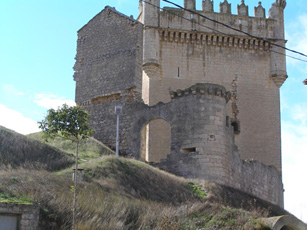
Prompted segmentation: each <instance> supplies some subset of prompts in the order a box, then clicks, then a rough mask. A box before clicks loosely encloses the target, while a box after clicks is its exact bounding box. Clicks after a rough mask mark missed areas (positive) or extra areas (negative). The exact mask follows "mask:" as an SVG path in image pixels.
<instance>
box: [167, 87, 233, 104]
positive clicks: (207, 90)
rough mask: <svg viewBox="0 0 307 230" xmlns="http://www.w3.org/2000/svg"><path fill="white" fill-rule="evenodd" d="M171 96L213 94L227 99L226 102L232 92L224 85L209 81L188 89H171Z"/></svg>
mask: <svg viewBox="0 0 307 230" xmlns="http://www.w3.org/2000/svg"><path fill="white" fill-rule="evenodd" d="M169 93H170V96H171V98H172V99H176V98H180V97H185V96H189V95H211V96H219V97H222V98H225V99H226V102H228V101H229V100H230V97H231V93H230V92H228V91H226V89H225V88H224V87H223V86H220V85H216V84H209V83H198V84H196V85H193V86H191V87H189V88H187V89H184V90H181V89H178V90H176V91H170V92H169Z"/></svg>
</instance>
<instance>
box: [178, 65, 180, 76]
mask: <svg viewBox="0 0 307 230" xmlns="http://www.w3.org/2000/svg"><path fill="white" fill-rule="evenodd" d="M178 77H180V68H179V67H178Z"/></svg>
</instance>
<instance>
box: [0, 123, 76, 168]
mask: <svg viewBox="0 0 307 230" xmlns="http://www.w3.org/2000/svg"><path fill="white" fill-rule="evenodd" d="M73 162H74V161H73V156H72V155H71V154H67V153H65V152H63V151H61V150H59V149H56V148H54V147H52V146H49V145H46V144H43V143H40V142H39V141H36V140H32V139H30V138H27V137H26V136H24V135H21V134H19V133H16V132H14V131H11V130H9V129H6V128H4V127H2V126H0V165H6V166H8V165H10V166H11V167H18V166H23V167H26V168H44V169H47V170H59V169H63V168H66V167H68V166H70V165H71V164H73Z"/></svg>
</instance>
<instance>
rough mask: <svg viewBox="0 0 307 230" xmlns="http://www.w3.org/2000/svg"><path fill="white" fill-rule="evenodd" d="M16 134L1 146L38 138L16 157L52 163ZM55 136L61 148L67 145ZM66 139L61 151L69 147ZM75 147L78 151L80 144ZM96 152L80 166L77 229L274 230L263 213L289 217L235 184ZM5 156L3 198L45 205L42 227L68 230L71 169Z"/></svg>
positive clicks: (0, 197)
mask: <svg viewBox="0 0 307 230" xmlns="http://www.w3.org/2000/svg"><path fill="white" fill-rule="evenodd" d="M2 130H3V129H2ZM5 131H6V132H9V131H8V130H5ZM2 132H4V131H2ZM13 134H14V135H12V133H11V135H9V134H8V135H5V136H1V138H4V139H5V140H3V139H1V141H2V143H3V142H4V143H13V142H12V140H8V139H9V138H13V139H15V140H18V141H19V142H20V143H23V142H26V143H27V144H28V145H32V143H34V146H30V147H28V148H25V147H24V146H25V144H20V143H18V141H17V142H16V141H15V142H14V143H15V144H16V143H18V144H19V146H21V148H20V149H18V146H15V152H13V153H14V154H17V155H18V154H19V152H22V151H24V153H25V155H26V156H28V154H29V156H30V158H33V159H32V161H33V162H39V164H41V163H40V160H42V161H43V163H44V162H45V161H46V160H45V159H44V157H46V153H45V152H44V151H38V153H36V154H37V155H39V156H36V155H33V156H36V157H32V154H33V153H31V152H30V153H28V152H27V151H28V150H29V149H30V150H31V151H33V150H35V148H39V147H40V145H37V143H38V142H35V141H34V140H30V141H29V140H28V138H26V140H27V141H25V140H24V139H23V138H22V137H21V136H22V135H21V136H19V135H16V133H13ZM34 135H39V134H34ZM32 137H33V136H32ZM31 141H32V142H31ZM56 141H59V142H58V145H60V144H59V143H62V140H56ZM64 142H65V141H64ZM39 144H41V145H44V144H42V143H39ZM66 144H67V145H70V143H66ZM66 144H63V145H64V146H65V147H62V149H63V148H68V147H67V145H66ZM54 145H55V146H56V144H55V143H54ZM89 145H90V146H91V144H89ZM49 147H50V146H49ZM1 148H2V147H1ZM46 148H47V147H46ZM6 149H8V148H6ZM71 149H72V150H71V151H72V152H73V151H74V146H71ZM93 152H94V153H89V154H88V155H90V156H91V157H90V158H92V160H90V161H88V162H85V163H83V164H81V168H83V169H84V170H83V173H84V180H83V181H82V182H80V185H79V192H78V217H77V220H78V229H79V230H98V229H115V230H116V229H118V230H126V229H159V230H163V229H165V230H180V229H182V230H186V229H191V230H192V229H193V230H196V229H203V230H214V229H219V230H220V229H224V230H231V229H236V230H240V229H242V230H268V229H269V228H268V227H266V226H263V225H261V224H260V223H258V222H257V218H258V217H267V216H275V215H282V214H285V211H283V210H282V209H279V208H277V207H274V206H272V205H271V204H269V203H266V202H264V201H261V200H259V199H256V198H254V197H252V196H249V195H247V194H245V193H243V192H240V191H237V190H235V189H232V188H228V187H225V186H219V185H216V184H213V183H207V182H205V181H191V180H186V179H183V178H179V177H176V176H173V175H171V174H168V173H166V172H163V171H160V170H159V169H156V168H154V167H151V166H149V165H147V164H145V163H142V162H139V161H135V160H132V159H125V158H115V157H113V156H103V157H99V158H96V159H94V158H95V157H96V156H100V155H101V152H100V153H97V152H95V151H93ZM63 153H64V152H63ZM1 154H2V152H1ZM84 154H85V155H86V154H87V152H86V150H85V151H84ZM3 156H5V157H8V158H7V159H4V160H3V161H5V162H6V163H5V164H3V163H2V164H0V178H1V182H0V202H11V203H22V204H27V203H32V204H35V205H37V206H39V207H40V215H41V216H40V228H41V229H50V230H52V229H70V228H71V220H72V211H71V209H72V200H73V181H72V169H71V168H70V167H68V168H66V169H63V170H62V171H58V172H52V171H45V170H44V169H42V168H35V167H34V168H33V167H32V168H31V167H27V166H28V165H25V166H26V167H17V168H12V167H10V166H7V165H19V166H20V165H24V163H25V160H24V159H23V158H20V159H21V162H18V161H17V162H15V160H16V159H14V157H12V156H9V155H8V154H6V155H4V154H2V155H1V157H3ZM59 156H60V157H62V155H59ZM47 158H48V155H47ZM1 159H2V158H1ZM50 159H51V158H48V160H49V161H50ZM44 160H45V161H44ZM56 160H57V159H54V158H53V160H52V161H56ZM13 163H14V164H13ZM47 169H49V168H48V167H47Z"/></svg>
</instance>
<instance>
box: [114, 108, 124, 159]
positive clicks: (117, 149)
mask: <svg viewBox="0 0 307 230" xmlns="http://www.w3.org/2000/svg"><path fill="white" fill-rule="evenodd" d="M122 110H123V107H122V106H121V105H116V106H115V114H116V116H117V119H116V156H117V157H118V156H119V115H120V114H121V113H122Z"/></svg>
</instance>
